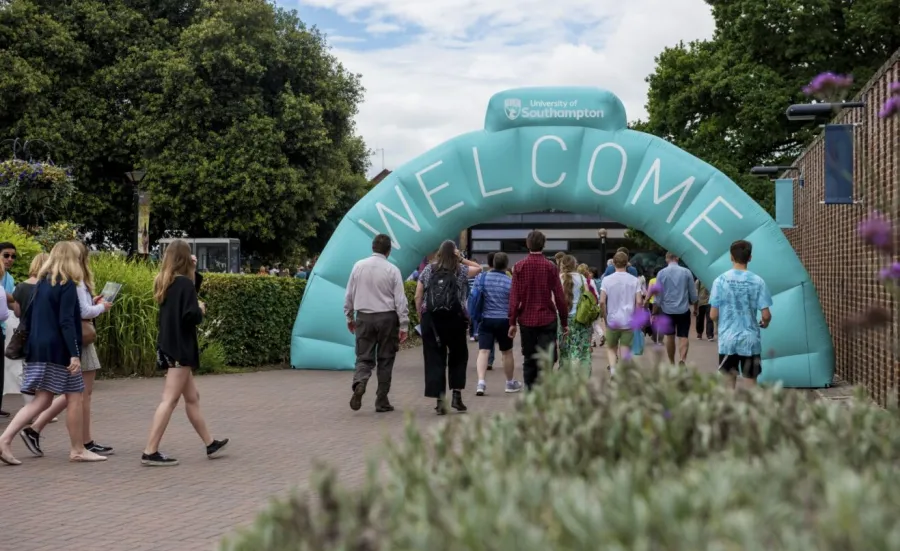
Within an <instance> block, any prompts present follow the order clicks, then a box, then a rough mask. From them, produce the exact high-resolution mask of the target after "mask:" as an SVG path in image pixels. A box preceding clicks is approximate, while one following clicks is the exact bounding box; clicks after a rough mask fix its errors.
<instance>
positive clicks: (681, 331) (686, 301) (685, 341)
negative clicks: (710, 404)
mask: <svg viewBox="0 0 900 551" xmlns="http://www.w3.org/2000/svg"><path fill="white" fill-rule="evenodd" d="M666 262H668V265H667V266H666V267H665V268H663V269H662V270H660V271H659V273H658V274H656V282H657V283H658V284H659V286H660V287H662V290H661V292H660V295H659V300H656V301H655V302H654V304H653V308H654V314H656V315H660V314H662V315H665V316H667V317H668V318H669V319H671V321H672V323H671V324H667V325H668V326H667V327H665V329H666V331H664V333H666V335H665V340H666V354H667V355H668V357H669V362H670V363H673V364H674V363H675V339H676V338H677V339H678V352H679V362H678V365H684V364H685V362H686V361H687V355H688V348H689V347H690V344H691V343H690V336H691V305H693V304H696V303H697V288H696V287H695V286H694V275H693V274H692V273H691V271H690V270H688V269H687V268H685V267H684V266H680V265H679V264H678V255H676V254H675V253H673V252H671V251H669V252H667V253H666Z"/></svg>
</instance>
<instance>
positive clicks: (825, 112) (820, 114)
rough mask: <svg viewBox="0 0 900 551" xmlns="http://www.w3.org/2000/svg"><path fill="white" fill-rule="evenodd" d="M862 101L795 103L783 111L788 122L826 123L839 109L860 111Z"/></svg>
mask: <svg viewBox="0 0 900 551" xmlns="http://www.w3.org/2000/svg"><path fill="white" fill-rule="evenodd" d="M865 106H866V103H865V102H864V101H844V102H839V103H797V104H794V105H791V106H790V107H788V108H787V111H785V113H784V114H785V115H787V118H788V120H789V121H798V122H799V121H820V122H826V121H828V120H829V119H831V118H832V117H834V114H835V113H837V112H838V111H839V110H841V109H862V108H863V107H865Z"/></svg>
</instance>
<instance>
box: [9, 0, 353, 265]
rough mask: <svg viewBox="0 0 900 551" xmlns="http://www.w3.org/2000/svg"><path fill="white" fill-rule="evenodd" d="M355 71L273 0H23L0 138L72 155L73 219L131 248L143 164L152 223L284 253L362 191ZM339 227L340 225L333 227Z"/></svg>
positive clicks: (102, 239)
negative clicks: (136, 181) (135, 177)
mask: <svg viewBox="0 0 900 551" xmlns="http://www.w3.org/2000/svg"><path fill="white" fill-rule="evenodd" d="M362 92H363V90H362V87H361V86H360V83H359V79H358V77H357V76H356V75H352V74H350V73H348V72H347V71H346V70H345V69H344V68H343V67H342V66H341V65H340V64H339V63H338V62H337V60H336V59H335V58H334V57H333V56H332V55H331V54H330V53H329V52H328V45H327V43H326V41H325V38H324V36H323V35H322V34H321V33H319V32H318V31H317V30H316V29H314V28H312V29H310V28H307V27H306V26H305V25H304V24H303V23H302V22H301V21H300V20H299V18H298V17H297V15H296V13H295V12H288V11H285V10H283V9H279V8H275V7H273V6H272V5H271V4H269V3H267V2H266V1H264V0H217V1H214V0H162V1H158V0H157V1H150V0H109V1H105V2H96V1H94V0H71V1H62V0H13V1H12V2H10V3H9V5H8V6H5V7H3V8H2V9H0V137H2V136H7V137H12V136H15V137H21V138H23V139H41V140H43V141H44V142H47V143H50V144H52V145H53V148H54V150H53V158H54V160H55V161H57V162H61V163H65V164H67V165H70V166H72V167H73V170H74V175H75V182H76V186H77V189H78V195H77V197H76V200H75V201H74V207H73V210H72V212H71V213H70V214H71V218H72V220H73V221H74V222H76V223H79V224H80V225H81V226H82V227H83V229H84V231H86V232H88V233H89V234H90V236H91V240H92V241H95V242H98V243H110V242H111V243H114V244H117V245H128V244H130V243H131V242H132V240H133V232H134V224H135V222H134V216H135V215H134V211H135V208H134V190H133V189H132V187H131V184H128V183H126V182H125V179H124V173H125V172H128V171H130V170H133V169H135V168H139V169H141V170H144V171H146V173H147V176H146V179H145V180H144V182H143V184H142V185H144V186H146V187H147V188H148V189H149V190H150V191H151V193H152V216H151V234H152V240H154V241H155V240H156V239H158V238H159V237H161V236H162V235H163V233H164V232H166V231H169V232H171V231H183V232H186V233H187V234H188V235H191V236H195V237H203V236H216V237H237V238H240V239H241V242H242V249H243V251H245V252H246V253H248V254H256V255H258V256H261V257H264V258H278V257H283V256H288V255H290V254H293V253H294V252H296V251H297V250H299V249H302V248H304V247H305V246H307V245H309V244H310V243H312V242H314V241H315V240H316V239H317V237H318V235H317V234H318V233H319V226H320V224H323V223H324V224H327V223H329V222H331V221H332V220H334V219H340V218H341V217H342V216H343V214H344V211H343V210H342V209H346V208H347V205H352V204H353V203H355V201H356V200H357V199H358V198H359V197H361V196H362V194H363V192H364V187H365V183H366V178H365V171H366V168H367V163H368V160H367V151H366V148H365V145H364V143H363V142H362V139H361V138H360V137H359V136H358V135H357V134H356V129H355V127H354V123H353V117H354V115H355V114H356V112H357V106H358V104H359V102H360V101H361V99H362ZM326 233H327V228H326Z"/></svg>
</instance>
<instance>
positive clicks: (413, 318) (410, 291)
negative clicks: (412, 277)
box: [403, 281, 419, 333]
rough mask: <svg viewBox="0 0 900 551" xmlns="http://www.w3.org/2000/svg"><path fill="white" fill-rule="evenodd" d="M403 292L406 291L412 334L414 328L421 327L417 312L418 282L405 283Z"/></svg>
mask: <svg viewBox="0 0 900 551" xmlns="http://www.w3.org/2000/svg"><path fill="white" fill-rule="evenodd" d="M403 290H404V291H406V301H407V302H408V303H409V331H410V333H412V332H413V328H414V327H415V326H417V325H419V312H417V311H416V282H415V281H407V282H405V283H404V284H403Z"/></svg>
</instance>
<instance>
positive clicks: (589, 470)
mask: <svg viewBox="0 0 900 551" xmlns="http://www.w3.org/2000/svg"><path fill="white" fill-rule="evenodd" d="M895 415H896V414H895V413H894V412H886V411H883V410H879V409H877V408H875V407H874V406H870V405H868V404H865V403H859V404H854V405H852V406H850V407H846V406H842V405H839V404H835V403H829V402H810V401H809V400H808V399H807V398H806V397H805V395H804V394H803V393H800V392H797V391H788V390H783V389H773V390H759V391H753V392H738V393H734V392H732V391H731V390H728V389H725V388H723V387H722V386H720V384H719V381H718V380H717V379H716V378H713V377H708V376H702V375H699V374H696V373H693V372H690V371H685V370H679V369H677V368H674V367H668V366H659V367H657V368H654V369H648V370H637V369H629V368H627V367H624V368H623V369H621V370H620V372H619V374H618V376H617V380H616V381H615V382H614V383H613V384H611V385H608V386H607V387H606V388H602V389H601V388H598V387H596V386H595V385H593V384H589V383H588V382H587V381H586V380H585V379H583V378H582V376H581V375H579V374H578V373H571V372H566V373H563V374H556V375H555V376H552V377H549V378H548V380H547V382H546V384H545V385H543V386H542V387H541V388H540V390H538V391H537V392H535V393H533V394H530V395H528V396H526V397H525V398H524V399H522V400H521V401H520V402H519V403H518V404H517V407H516V410H515V412H514V413H512V414H509V415H498V416H494V417H491V418H486V417H474V416H473V417H472V418H469V419H465V418H461V417H451V418H450V420H449V422H447V423H445V424H442V425H440V426H439V427H438V428H437V429H436V430H435V432H434V434H433V435H429V436H424V435H422V434H421V433H419V432H418V431H417V430H416V429H415V428H413V427H412V426H410V427H409V428H408V429H407V433H406V437H405V439H404V440H403V441H402V442H399V443H395V444H389V445H388V447H387V449H386V450H384V451H382V452H381V453H379V458H380V462H379V463H373V464H372V468H371V470H370V476H369V479H368V481H367V483H366V484H365V485H364V487H363V488H360V489H358V490H356V491H347V490H344V489H342V488H340V487H339V485H338V484H337V483H336V482H335V475H334V473H333V472H332V471H328V470H326V471H325V472H324V476H322V478H321V479H320V480H319V481H318V483H317V485H316V490H317V493H318V495H319V498H320V503H319V505H318V506H317V507H313V506H310V505H309V504H308V503H307V501H306V500H305V499H302V498H293V499H291V500H288V501H286V502H278V503H276V504H274V505H273V506H272V507H271V509H270V510H269V511H268V512H266V513H264V514H263V515H262V516H261V517H260V518H259V519H258V520H257V522H256V525H255V526H254V527H253V528H251V529H250V530H249V531H247V532H246V533H244V534H242V535H240V536H239V537H238V538H236V539H234V540H232V541H227V542H225V543H224V545H223V549H227V550H234V551H243V550H248V551H249V550H254V551H258V550H268V551H280V550H288V549H290V550H327V549H334V550H338V549H341V550H366V551H380V550H384V551H387V550H425V549H427V550H429V551H441V550H446V551H457V550H459V551H463V550H473V551H479V550H497V551H500V550H509V551H546V550H550V549H565V550H585V551H587V550H590V551H595V550H597V549H604V550H606V549H610V550H626V549H635V550H659V549H667V550H676V551H677V550H684V551H698V550H705V549H721V550H726V549H785V550H797V551H800V550H803V551H806V550H809V549H818V550H824V549H834V550H841V551H847V550H859V551H864V550H865V551H870V550H888V549H898V548H900V524H898V523H897V517H898V515H900V478H898V476H897V475H898V472H897V468H896V467H895V461H896V459H897V458H898V457H900V424H898V421H897V420H896V416H895ZM376 473H377V474H376Z"/></svg>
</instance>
